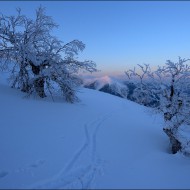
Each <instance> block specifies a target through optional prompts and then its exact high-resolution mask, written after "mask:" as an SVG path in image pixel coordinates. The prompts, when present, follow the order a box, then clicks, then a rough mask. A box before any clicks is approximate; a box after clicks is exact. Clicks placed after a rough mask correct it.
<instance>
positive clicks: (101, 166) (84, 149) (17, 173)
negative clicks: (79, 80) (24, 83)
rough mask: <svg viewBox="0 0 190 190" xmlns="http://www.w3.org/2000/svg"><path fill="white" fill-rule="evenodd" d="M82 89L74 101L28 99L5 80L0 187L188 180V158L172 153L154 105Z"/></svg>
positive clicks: (0, 94)
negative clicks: (153, 111) (140, 104)
mask: <svg viewBox="0 0 190 190" xmlns="http://www.w3.org/2000/svg"><path fill="white" fill-rule="evenodd" d="M78 95H79V98H80V100H81V101H80V102H78V103H75V104H68V103H64V102H62V100H61V99H59V100H56V102H52V100H51V99H48V98H46V99H44V100H40V99H36V98H30V99H28V98H23V96H24V94H22V93H21V92H19V91H17V90H14V89H10V88H9V87H7V86H6V85H0V188H9V189H10V188H19V189H20V188H38V189H39V188H46V189H47V188H51V189H56V188H62V189H63V188H84V189H87V188H101V189H102V188H190V180H189V176H190V159H189V158H187V157H184V156H183V155H181V154H176V155H172V154H169V153H168V150H167V148H168V139H167V137H166V136H165V134H164V133H163V132H162V121H161V119H160V118H159V117H154V116H151V110H150V109H149V110H147V108H146V109H145V107H143V106H139V105H137V104H136V103H133V102H130V101H128V100H125V99H121V98H118V97H116V96H112V95H109V94H105V93H101V92H98V91H94V90H89V89H83V88H82V89H80V91H79V92H78Z"/></svg>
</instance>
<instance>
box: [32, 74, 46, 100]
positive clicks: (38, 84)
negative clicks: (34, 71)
mask: <svg viewBox="0 0 190 190" xmlns="http://www.w3.org/2000/svg"><path fill="white" fill-rule="evenodd" d="M34 86H35V90H36V92H37V94H38V96H39V97H41V98H45V97H46V94H45V91H44V79H43V78H42V77H40V78H38V79H36V80H35V81H34Z"/></svg>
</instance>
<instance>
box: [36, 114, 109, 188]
mask: <svg viewBox="0 0 190 190" xmlns="http://www.w3.org/2000/svg"><path fill="white" fill-rule="evenodd" d="M109 117H110V114H106V115H104V116H102V117H100V118H97V119H96V120H94V121H91V122H88V123H85V124H84V132H85V141H84V144H83V145H82V146H81V148H79V149H78V151H77V152H76V153H75V154H74V156H73V157H72V158H71V160H70V161H69V162H68V164H67V165H66V167H64V168H63V169H62V170H61V171H60V172H59V174H58V175H56V176H54V178H51V179H49V180H45V181H44V182H41V183H38V185H35V187H33V188H82V189H87V188H90V187H91V185H92V183H93V182H94V181H95V178H96V175H97V174H98V173H100V171H101V170H102V164H103V162H102V161H101V159H100V158H98V156H97V142H96V141H97V134H98V131H99V128H100V126H101V125H102V123H103V122H105V121H106V120H107V119H108V118H109ZM89 130H92V132H91V133H90V132H89ZM86 151H89V152H90V156H89V157H88V162H89V163H88V164H86V165H84V166H82V167H80V168H75V165H80V161H79V159H80V158H81V157H82V155H85V152H86ZM85 156H87V155H85ZM77 163H78V164H77Z"/></svg>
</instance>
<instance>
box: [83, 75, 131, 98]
mask: <svg viewBox="0 0 190 190" xmlns="http://www.w3.org/2000/svg"><path fill="white" fill-rule="evenodd" d="M84 87H85V88H89V89H94V90H99V91H101V92H106V93H109V94H112V95H115V96H119V97H123V98H127V94H128V88H127V86H126V85H124V84H123V82H122V81H121V80H119V79H116V78H114V77H110V76H103V77H98V78H90V79H85V80H84Z"/></svg>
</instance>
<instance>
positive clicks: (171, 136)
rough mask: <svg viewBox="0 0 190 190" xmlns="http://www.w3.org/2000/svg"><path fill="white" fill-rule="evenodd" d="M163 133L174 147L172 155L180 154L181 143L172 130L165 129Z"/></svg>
mask: <svg viewBox="0 0 190 190" xmlns="http://www.w3.org/2000/svg"><path fill="white" fill-rule="evenodd" d="M163 131H164V132H165V133H166V135H167V136H168V137H169V139H170V143H171V146H172V153H173V154H176V153H177V152H179V151H180V150H181V149H182V147H181V142H180V141H179V140H178V139H176V137H175V135H174V134H173V132H172V130H171V129H167V128H163Z"/></svg>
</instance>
